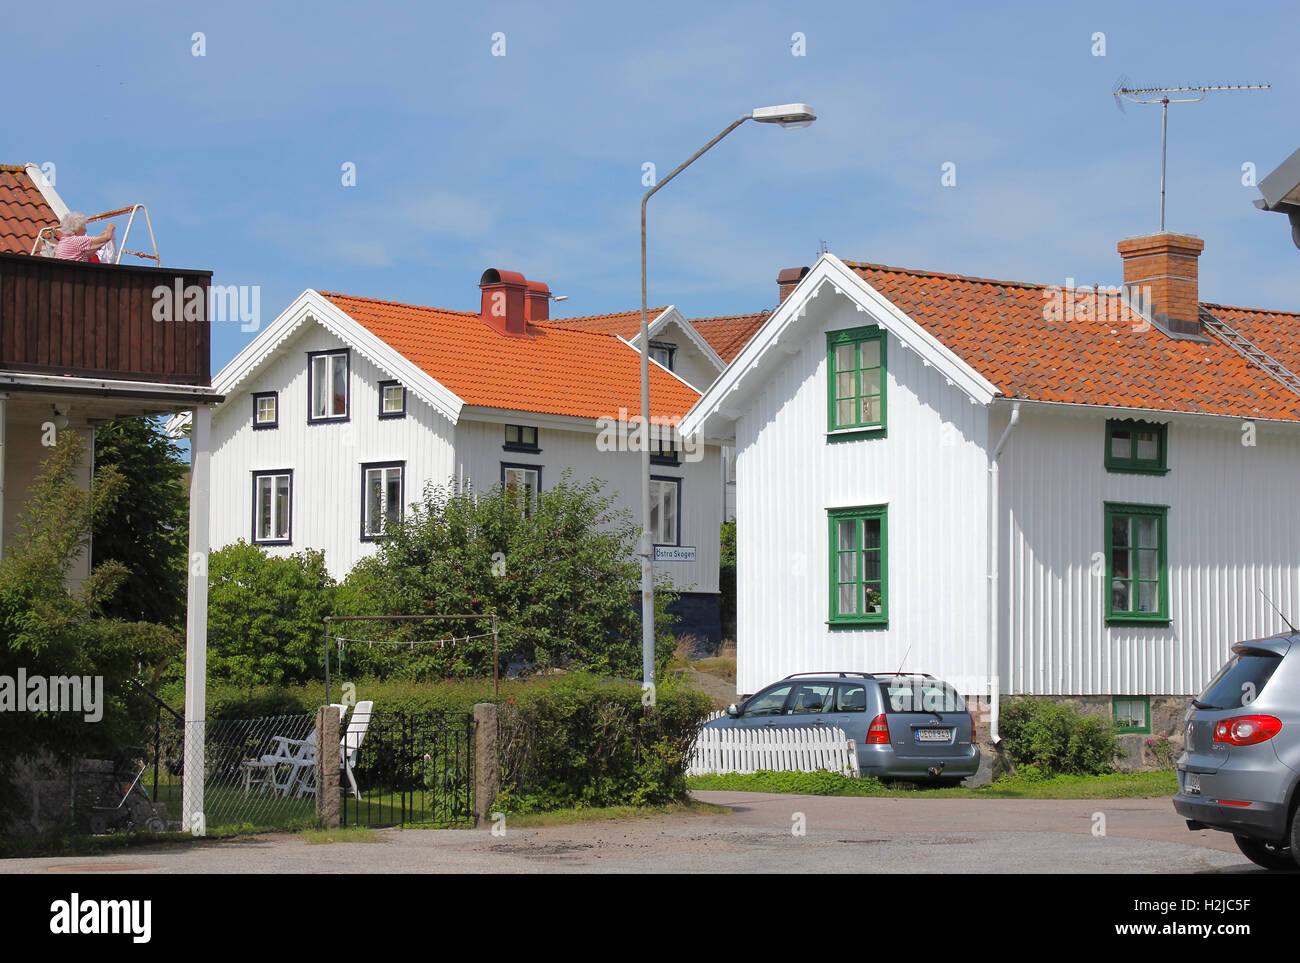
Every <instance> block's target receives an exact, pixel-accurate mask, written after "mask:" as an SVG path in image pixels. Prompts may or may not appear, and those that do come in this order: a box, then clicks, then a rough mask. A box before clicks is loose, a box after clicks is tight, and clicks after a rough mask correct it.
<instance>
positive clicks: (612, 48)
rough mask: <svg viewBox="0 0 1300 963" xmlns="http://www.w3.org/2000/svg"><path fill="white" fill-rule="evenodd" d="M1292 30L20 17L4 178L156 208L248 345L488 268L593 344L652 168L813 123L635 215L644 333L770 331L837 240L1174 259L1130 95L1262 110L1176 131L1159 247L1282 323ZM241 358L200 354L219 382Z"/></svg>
mask: <svg viewBox="0 0 1300 963" xmlns="http://www.w3.org/2000/svg"><path fill="white" fill-rule="evenodd" d="M1298 20H1300V14H1297V13H1296V12H1295V11H1294V10H1293V9H1289V8H1288V5H1286V4H1282V3H1258V4H1253V5H1252V7H1251V13H1250V15H1249V16H1247V15H1245V14H1243V13H1241V12H1240V8H1233V7H1231V6H1229V5H1226V4H1223V3H1213V4H1210V3H1204V4H1202V3H1189V2H1181V3H1155V2H1152V3H1142V4H1134V3H1132V2H1126V3H1086V4H1069V5H1066V4H1054V3H1053V4H1047V3H1043V4H1013V3H1004V4H999V3H981V4H971V3H925V4H875V3H863V2H856V3H783V4H762V3H758V4H756V3H715V4H701V3H691V4H686V3H677V2H673V0H668V2H662V3H657V4H654V5H650V4H645V5H635V6H634V5H630V4H609V3H593V4H577V3H562V2H559V3H552V4H537V3H521V4H493V3H484V4H475V5H472V6H471V5H468V4H465V5H450V4H429V5H423V4H421V5H416V4H391V3H385V2H379V0H377V2H369V3H338V2H331V0H319V2H314V3H301V4H298V3H292V4H291V3H255V4H250V3H242V2H223V3H220V4H203V5H196V4H186V3H130V2H125V3H117V2H115V3H112V4H93V5H92V4H81V3H57V4H47V5H37V4H23V5H11V6H10V7H9V8H8V9H7V11H6V14H5V32H4V34H3V36H0V53H2V54H3V60H4V62H5V64H6V74H7V76H8V77H9V78H10V84H9V91H10V94H9V98H8V104H7V116H6V123H5V132H4V138H3V146H2V147H0V162H3V163H24V162H28V161H34V162H36V163H38V164H44V163H46V162H53V163H54V164H55V165H56V170H57V187H58V189H59V191H60V193H61V194H62V195H63V197H64V199H65V200H66V201H67V202H68V203H69V204H70V205H71V206H73V207H74V208H75V209H79V210H81V211H84V212H86V213H93V212H96V211H100V210H105V209H109V208H112V207H118V206H121V205H124V204H127V203H131V202H136V201H140V202H144V203H146V204H148V205H149V208H150V211H151V213H152V215H153V222H154V228H155V230H156V232H157V235H158V240H159V246H160V249H161V251H162V253H163V260H164V263H165V264H169V265H174V266H184V267H202V268H209V269H211V270H213V271H214V274H215V276H214V281H215V282H216V283H222V284H245V285H259V286H260V288H261V312H262V322H263V323H264V324H265V323H268V322H269V321H270V320H272V319H273V318H274V317H275V316H276V315H277V314H278V313H279V312H280V310H281V309H282V308H283V307H285V306H286V305H287V304H288V303H289V301H290V300H292V298H293V297H295V296H296V295H297V294H298V293H299V292H301V291H302V290H303V289H304V288H306V287H315V288H318V289H322V290H338V291H344V292H347V293H351V294H360V295H366V296H372V297H382V298H389V299H392V300H397V301H407V302H411V303H416V304H432V305H438V306H442V307H448V308H456V309H462V310H476V309H477V307H478V289H477V282H478V278H479V275H480V274H481V273H482V271H483V269H484V268H486V267H497V268H503V269H510V270H517V271H521V272H523V273H524V274H525V275H527V276H528V277H529V278H531V279H538V280H543V281H546V282H548V283H549V284H550V286H551V289H552V291H554V292H556V293H560V294H566V295H568V296H569V300H568V301H567V302H566V303H565V304H563V305H558V306H557V308H559V309H560V313H563V314H594V313H600V312H606V311H616V310H627V309H631V308H634V307H636V306H637V304H638V299H639V273H638V252H639V248H638V229H637V221H638V205H639V202H640V197H641V194H642V193H643V191H644V190H645V188H644V187H643V186H642V184H641V176H642V165H643V164H644V163H646V162H652V163H654V164H655V165H656V166H657V169H658V173H659V174H660V176H662V175H664V174H666V173H667V172H668V171H670V170H671V169H672V168H673V167H674V166H676V165H677V164H678V163H679V162H680V161H682V160H684V159H685V158H686V157H688V156H689V155H690V154H691V153H692V152H694V151H695V150H696V149H697V148H698V147H700V146H701V145H703V144H704V143H705V142H706V141H707V140H708V139H709V138H711V137H712V136H713V135H714V134H715V133H717V132H718V131H719V130H721V129H722V128H723V127H724V126H725V125H726V124H727V123H729V122H730V121H731V120H733V119H734V118H736V117H738V116H740V115H741V114H743V113H747V112H748V111H749V110H750V109H751V108H753V107H756V106H762V105H766V104H777V103H785V102H790V101H803V102H807V103H810V104H812V105H813V106H814V107H815V108H816V109H817V111H818V113H819V115H820V119H819V120H818V122H817V123H816V124H814V125H813V126H812V127H811V128H808V129H806V130H801V131H784V130H780V129H778V128H773V127H767V126H760V125H757V124H752V123H750V124H745V125H743V126H742V127H741V128H740V129H739V130H737V131H735V132H734V133H733V134H732V135H731V136H730V137H728V138H727V139H726V140H725V141H723V142H722V143H721V144H720V145H719V146H718V147H716V148H714V150H713V151H711V152H710V153H709V154H708V155H707V156H706V157H705V158H703V159H702V160H700V161H699V162H697V163H696V164H695V165H694V166H693V167H692V168H691V169H690V170H689V171H688V172H687V173H685V174H683V175H682V176H681V177H680V178H678V179H677V180H676V181H674V182H673V183H672V184H671V185H669V186H668V187H666V188H665V189H664V190H663V191H662V192H660V193H659V194H658V195H656V197H655V198H654V200H652V201H651V205H650V251H649V264H650V300H651V303H652V304H655V303H669V302H671V303H675V304H677V305H678V306H679V307H680V308H682V309H683V311H684V312H685V313H687V314H688V315H691V316H699V315H713V314H733V313H740V312H748V311H755V310H759V309H762V308H765V307H771V306H772V305H773V304H774V303H775V300H776V284H775V278H776V275H777V272H778V271H779V270H780V269H781V268H783V267H789V266H797V265H803V264H811V263H812V261H813V260H814V259H815V257H816V254H817V250H818V246H819V243H820V242H821V241H823V240H824V241H825V242H826V244H827V245H828V247H829V249H830V250H831V251H832V252H834V253H836V254H838V255H840V256H841V257H845V258H854V259H861V260H870V261H878V262H883V263H886V264H896V265H903V266H908V267H919V268H930V269H936V270H942V271H952V272H958V273H966V274H976V275H982V276H988V277H996V278H1005V279H1009V280H1026V281H1039V282H1044V283H1052V284H1062V283H1064V282H1065V280H1066V278H1075V279H1076V280H1077V281H1078V282H1079V283H1104V284H1110V283H1117V282H1118V280H1119V278H1120V266H1119V257H1118V255H1117V254H1116V252H1115V244H1116V242H1117V241H1118V240H1119V239H1120V238H1122V237H1126V236H1129V235H1134V234H1142V233H1149V232H1152V231H1154V230H1155V229H1156V228H1157V227H1158V213H1159V175H1160V108H1159V107H1158V106H1150V107H1142V106H1129V107H1128V109H1127V111H1126V112H1123V113H1121V112H1120V111H1118V110H1116V108H1115V105H1114V102H1113V99H1112V98H1111V96H1110V93H1109V91H1110V89H1111V88H1112V86H1113V85H1114V82H1115V81H1116V79H1117V78H1119V77H1120V76H1121V75H1124V76H1127V77H1128V78H1129V79H1130V80H1131V81H1133V82H1134V83H1135V84H1136V85H1139V86H1166V85H1175V84H1225V83H1263V82H1267V83H1271V84H1272V85H1273V89H1272V90H1270V91H1267V92H1259V93H1233V94H1211V95H1210V98H1209V99H1208V100H1206V101H1205V102H1203V103H1200V104H1194V105H1175V106H1173V107H1172V108H1171V110H1170V131H1169V144H1170V162H1169V201H1168V227H1169V228H1170V229H1171V230H1178V231H1187V232H1190V233H1194V234H1197V235H1199V236H1201V237H1203V238H1204V239H1205V242H1206V246H1205V252H1204V254H1203V255H1202V258H1201V293H1202V297H1203V299H1205V300H1212V301H1219V302H1223V303H1229V304H1246V305H1251V306H1260V307H1272V308H1281V309H1288V310H1300V251H1297V250H1296V249H1295V248H1294V247H1293V246H1292V245H1291V242H1290V239H1289V234H1288V230H1287V224H1286V220H1285V218H1283V217H1281V216H1280V215H1277V214H1264V213H1260V212H1258V211H1256V210H1255V209H1254V208H1253V207H1252V206H1251V201H1252V200H1253V199H1254V198H1256V197H1258V196H1259V195H1258V191H1257V190H1256V189H1255V188H1253V187H1247V186H1243V184H1242V165H1243V164H1245V163H1253V164H1255V165H1256V167H1257V169H1258V174H1259V176H1260V177H1262V176H1263V175H1264V174H1266V173H1267V172H1268V171H1270V170H1272V169H1273V168H1274V167H1275V166H1276V165H1277V164H1279V163H1280V162H1281V161H1282V160H1283V159H1284V158H1286V157H1287V155H1289V154H1290V153H1291V152H1292V151H1293V150H1295V149H1296V148H1297V147H1300V131H1297V130H1296V128H1295V125H1294V123H1293V120H1294V118H1295V116H1296V113H1297V111H1296V108H1297V98H1296V94H1297V86H1298V85H1297V81H1298V79H1300V78H1298V74H1300V61H1298V60H1297V58H1296V57H1295V55H1294V37H1295V35H1296V27H1297V25H1298V23H1297V21H1298ZM196 32H202V33H203V34H204V41H205V47H206V50H205V55H204V56H202V57H197V56H193V53H192V48H193V40H192V37H193V34H194V33H196ZM496 32H500V33H503V34H504V35H505V56H493V55H492V46H493V42H492V35H493V34H494V33H496ZM796 32H799V33H802V34H803V35H804V37H805V38H806V39H805V51H806V52H805V55H804V56H793V52H792V37H793V35H794V34H795V33H796ZM1098 32H1102V33H1104V34H1105V56H1094V55H1093V49H1094V41H1093V35H1094V34H1095V33H1098ZM948 162H950V163H952V164H955V165H956V184H955V186H951V187H945V186H943V185H942V184H941V172H942V165H944V164H945V163H948ZM345 163H352V164H355V165H356V186H354V187H345V186H343V184H342V176H343V175H342V171H341V168H342V165H344V164H345ZM133 240H134V239H133ZM131 246H132V247H135V244H134V243H133V244H132V245H131ZM250 337H252V335H251V334H249V333H246V332H242V331H240V330H239V326H238V324H236V323H230V324H223V325H220V326H218V327H217V329H216V330H215V331H214V336H213V342H214V344H213V366H214V371H215V370H216V369H217V368H219V367H220V366H221V365H223V364H225V363H226V362H227V361H228V360H229V359H230V358H231V357H233V355H234V354H235V353H236V352H237V351H238V350H239V349H240V348H241V347H242V346H243V345H244V344H245V343H247V341H248V339H249V338H250Z"/></svg>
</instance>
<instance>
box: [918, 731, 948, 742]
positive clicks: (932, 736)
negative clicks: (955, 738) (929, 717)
mask: <svg viewBox="0 0 1300 963" xmlns="http://www.w3.org/2000/svg"><path fill="white" fill-rule="evenodd" d="M916 741H917V742H952V730H951V729H917V730H916Z"/></svg>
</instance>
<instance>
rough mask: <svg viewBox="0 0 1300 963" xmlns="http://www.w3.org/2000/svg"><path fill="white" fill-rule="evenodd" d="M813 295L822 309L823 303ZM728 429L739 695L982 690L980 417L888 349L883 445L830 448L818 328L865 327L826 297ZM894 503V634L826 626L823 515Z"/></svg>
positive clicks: (984, 429) (983, 422) (911, 360)
mask: <svg viewBox="0 0 1300 963" xmlns="http://www.w3.org/2000/svg"><path fill="white" fill-rule="evenodd" d="M823 297H829V295H827V294H824V295H823ZM831 304H832V306H831V307H829V308H828V309H826V310H825V311H824V312H823V310H822V309H821V308H820V307H819V308H818V309H817V311H816V312H810V313H809V315H808V316H807V318H805V320H804V322H803V323H805V324H807V325H808V331H807V332H806V334H804V335H803V336H801V337H800V339H799V342H798V343H799V344H800V346H801V347H800V348H799V349H798V350H797V353H795V354H793V355H791V356H790V358H789V359H788V360H787V361H786V363H785V364H784V365H783V366H782V367H781V368H780V369H779V370H777V371H776V372H775V373H774V374H773V375H772V376H771V377H770V378H769V379H768V380H767V381H766V382H765V383H764V385H763V387H762V388H761V389H760V392H759V393H758V394H757V395H756V396H755V397H754V401H753V403H752V404H749V405H747V407H746V410H745V411H744V413H743V415H742V417H741V419H740V421H739V422H738V423H737V430H736V443H737V447H738V449H739V460H738V465H737V498H736V508H737V520H738V524H737V542H738V545H737V547H738V554H739V559H738V561H739V570H738V573H737V582H738V585H737V592H738V604H737V619H738V622H737V636H738V639H737V689H738V691H740V692H754V691H756V690H757V689H759V688H760V687H762V686H763V685H765V684H767V683H770V682H772V681H773V680H775V679H778V678H780V677H782V676H784V675H787V674H789V673H791V672H802V671H818V670H830V669H837V670H867V671H870V670H877V671H893V670H896V669H898V668H899V666H900V665H902V666H903V668H905V669H914V670H917V671H924V672H930V673H933V674H935V675H938V676H942V677H943V678H945V679H947V680H948V681H949V682H951V683H952V684H953V685H954V686H956V687H957V688H958V689H960V690H961V691H962V692H964V693H972V694H982V693H983V692H984V691H985V689H984V686H985V682H986V678H987V675H988V671H987V669H988V667H987V647H986V646H985V644H984V639H985V635H986V624H987V623H986V616H987V581H986V559H987V516H986V506H987V492H986V484H987V467H988V462H987V454H986V450H987V448H988V446H989V441H988V414H987V410H986V409H985V408H984V407H983V406H981V405H975V404H972V403H971V402H970V400H969V398H968V396H966V395H965V394H963V393H962V392H961V391H960V390H959V389H958V388H956V387H955V386H953V385H950V384H948V383H947V381H946V379H945V378H944V376H942V375H941V374H939V373H937V372H936V370H935V369H934V368H932V367H927V366H926V365H925V364H924V363H923V362H922V361H921V359H920V358H919V357H918V356H917V354H916V353H914V352H912V351H908V350H904V349H903V347H902V346H901V344H900V343H899V341H898V340H897V339H896V338H895V337H893V336H889V337H888V346H887V363H888V382H887V383H888V388H887V391H888V402H887V406H888V413H887V417H888V436H887V437H886V438H878V439H864V440H859V441H843V442H837V443H834V444H831V443H828V442H827V440H826V414H827V412H826V407H827V406H826V376H827V371H826V338H825V332H827V331H831V330H841V329H845V328H853V327H859V326H862V325H868V324H872V323H875V319H873V318H872V317H871V316H870V315H868V314H867V313H864V312H860V311H858V310H856V308H855V307H854V306H852V305H851V304H850V303H849V302H848V301H847V300H846V299H845V298H843V297H841V296H836V297H835V300H834V301H833V302H831ZM879 504H887V505H888V506H889V514H888V551H889V557H888V564H889V624H888V626H887V627H879V628H852V629H849V628H836V629H834V630H832V629H830V628H829V627H828V626H827V618H828V616H829V584H828V583H829V572H828V560H827V515H826V511H827V509H829V508H837V507H851V506H859V505H879Z"/></svg>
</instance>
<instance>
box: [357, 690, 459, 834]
mask: <svg viewBox="0 0 1300 963" xmlns="http://www.w3.org/2000/svg"><path fill="white" fill-rule="evenodd" d="M352 774H353V777H354V778H355V780H356V784H357V794H359V796H360V798H359V799H358V798H357V795H354V792H353V788H352V785H351V783H350V782H349V781H348V778H347V774H346V773H340V779H339V792H340V793H341V799H340V801H339V820H340V822H341V823H342V825H344V826H375V827H378V826H456V825H463V824H468V823H472V822H473V820H474V716H473V715H472V714H471V713H466V712H420V713H406V712H400V711H389V712H383V711H378V710H377V711H376V712H375V713H374V715H373V716H372V717H371V719H370V725H369V726H368V727H367V729H366V734H365V737H364V739H363V740H362V743H361V747H360V749H359V750H358V751H357V759H356V762H355V763H354V764H353V769H352Z"/></svg>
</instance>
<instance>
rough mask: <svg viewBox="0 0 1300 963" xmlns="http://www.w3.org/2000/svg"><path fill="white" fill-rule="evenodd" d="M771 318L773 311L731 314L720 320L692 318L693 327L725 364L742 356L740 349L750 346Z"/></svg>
mask: <svg viewBox="0 0 1300 963" xmlns="http://www.w3.org/2000/svg"><path fill="white" fill-rule="evenodd" d="M771 316H772V312H771V311H760V312H759V313H758V314H729V315H726V316H724V317H719V318H691V325H692V327H694V328H695V330H696V331H698V332H699V333H700V337H702V338H704V340H705V341H707V342H708V343H709V347H711V348H712V349H713V350H714V351H716V352H717V353H718V357H720V358H721V359H722V362H723V364H731V362H732V361H734V360H735V358H736V355H738V354H740V349H741V348H743V347H744V346H745V345H747V344H749V339H750V338H752V337H753V336H754V335H755V334H756V333H758V329H759V328H761V327H762V326H763V322H765V321H766V320H767V319H768V318H770V317H771Z"/></svg>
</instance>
